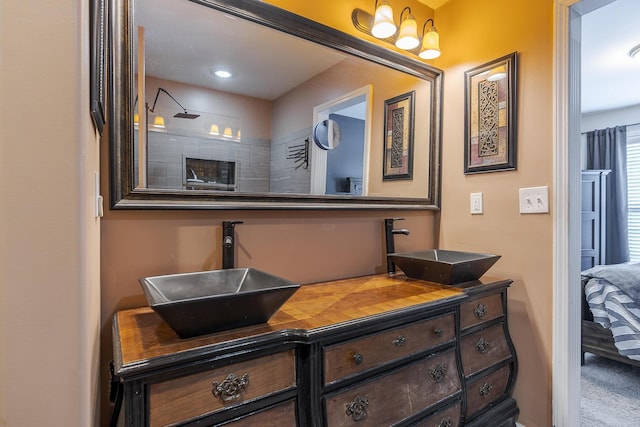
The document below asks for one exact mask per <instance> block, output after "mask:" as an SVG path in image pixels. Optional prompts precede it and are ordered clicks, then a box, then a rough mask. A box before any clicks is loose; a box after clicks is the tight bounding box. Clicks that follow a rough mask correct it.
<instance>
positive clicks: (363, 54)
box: [109, 0, 442, 209]
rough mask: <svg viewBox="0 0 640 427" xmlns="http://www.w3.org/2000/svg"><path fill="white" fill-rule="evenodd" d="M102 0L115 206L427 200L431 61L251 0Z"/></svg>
mask: <svg viewBox="0 0 640 427" xmlns="http://www.w3.org/2000/svg"><path fill="white" fill-rule="evenodd" d="M110 4H111V8H110V13H111V31H110V37H111V53H112V58H111V59H112V60H111V70H110V71H111V79H110V83H111V85H110V96H111V99H110V103H109V105H110V114H109V126H110V127H109V130H110V132H109V137H110V165H111V166H110V167H111V206H112V207H113V208H130V209H132V208H133V209H139V208H168V209H183V208H184V209H259V208H272V209H280V208H284V209H290V208H295V209H298V208H301V209H315V208H329V209H353V208H358V209H360V208H365V209H389V208H403V209H435V208H437V207H438V205H439V198H440V194H439V191H440V144H441V120H442V119H441V100H442V72H441V71H440V70H438V69H435V68H433V67H430V66H428V65H426V64H424V63H422V62H421V61H419V60H417V59H412V58H410V57H408V56H405V55H401V54H397V53H395V52H392V51H390V50H388V49H384V48H382V47H379V46H377V45H375V44H373V43H370V42H367V41H364V40H361V39H358V38H356V37H352V36H350V35H347V34H344V33H342V32H339V31H336V30H334V29H331V28H328V27H326V26H323V25H321V24H318V23H316V22H313V21H310V20H307V19H305V18H302V17H300V16H297V15H294V14H292V13H289V12H287V11H284V10H281V9H279V8H277V7H274V6H272V5H269V4H266V3H263V2H260V1H253V0H243V1H239V0H198V1H196V0H193V1H191V0H135V1H134V0H111V3H110ZM409 97H410V99H411V100H412V102H411V103H407V102H406V99H409ZM396 99H398V100H400V101H397V102H396V101H394V100H396ZM394 108H395V109H394ZM392 110H393V111H392ZM391 112H392V113H393V114H391ZM396 113H398V114H396ZM327 138H329V139H330V140H329V141H327ZM394 162H395V163H394ZM408 163H410V164H409V165H408ZM407 166H409V167H407ZM402 170H404V173H396V172H397V171H401V172H402ZM407 171H409V173H407Z"/></svg>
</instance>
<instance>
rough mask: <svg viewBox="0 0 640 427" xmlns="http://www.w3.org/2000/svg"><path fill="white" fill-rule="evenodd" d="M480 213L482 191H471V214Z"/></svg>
mask: <svg viewBox="0 0 640 427" xmlns="http://www.w3.org/2000/svg"><path fill="white" fill-rule="evenodd" d="M481 214H482V193H471V215H481Z"/></svg>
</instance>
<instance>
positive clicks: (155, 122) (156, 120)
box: [153, 116, 165, 129]
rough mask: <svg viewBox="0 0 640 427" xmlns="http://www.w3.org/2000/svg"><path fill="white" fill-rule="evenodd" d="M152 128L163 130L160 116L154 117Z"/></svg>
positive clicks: (162, 121)
mask: <svg viewBox="0 0 640 427" xmlns="http://www.w3.org/2000/svg"><path fill="white" fill-rule="evenodd" d="M153 127H154V128H160V129H164V128H165V126H164V117H162V116H156V117H155V118H154V119H153Z"/></svg>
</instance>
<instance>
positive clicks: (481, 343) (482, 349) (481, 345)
mask: <svg viewBox="0 0 640 427" xmlns="http://www.w3.org/2000/svg"><path fill="white" fill-rule="evenodd" d="M475 347H476V350H478V352H479V353H480V354H486V353H487V352H488V351H489V340H487V339H486V338H484V337H482V338H480V339H479V340H478V342H477V343H476V345H475Z"/></svg>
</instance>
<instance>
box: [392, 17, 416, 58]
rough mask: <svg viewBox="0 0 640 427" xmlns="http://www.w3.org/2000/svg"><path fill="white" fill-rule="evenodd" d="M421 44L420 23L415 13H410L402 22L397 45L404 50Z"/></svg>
mask: <svg viewBox="0 0 640 427" xmlns="http://www.w3.org/2000/svg"><path fill="white" fill-rule="evenodd" d="M419 44H420V39H418V24H416V20H415V18H414V17H413V15H411V14H409V16H407V17H406V18H405V19H404V20H403V21H402V24H400V34H399V35H398V39H397V40H396V47H398V48H400V49H404V50H409V49H413V48H414V47H416V46H418V45H419Z"/></svg>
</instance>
